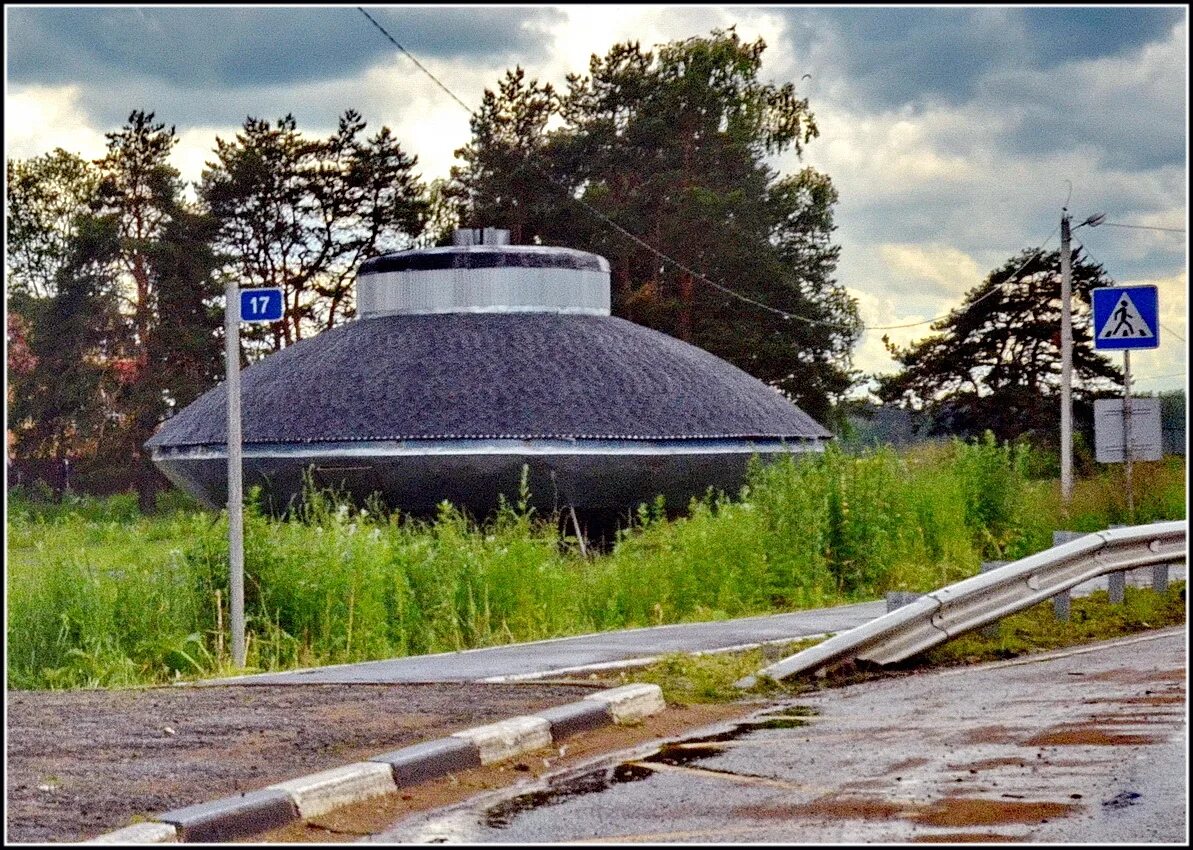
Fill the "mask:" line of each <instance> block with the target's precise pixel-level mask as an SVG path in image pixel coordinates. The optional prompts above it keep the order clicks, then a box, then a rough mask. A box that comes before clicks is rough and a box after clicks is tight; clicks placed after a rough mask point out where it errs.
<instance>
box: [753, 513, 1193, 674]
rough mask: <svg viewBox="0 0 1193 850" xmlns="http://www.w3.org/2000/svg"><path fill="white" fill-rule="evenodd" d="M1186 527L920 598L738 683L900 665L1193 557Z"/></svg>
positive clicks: (1147, 531) (1103, 535) (1122, 532)
mask: <svg viewBox="0 0 1193 850" xmlns="http://www.w3.org/2000/svg"><path fill="white" fill-rule="evenodd" d="M1187 530H1188V523H1187V522H1186V521H1184V520H1181V521H1178V522H1159V523H1153V524H1151V525H1137V526H1131V527H1127V528H1114V529H1110V530H1108V531H1099V532H1095V533H1093V534H1088V535H1086V536H1084V537H1081V538H1080V539H1078V540H1074V541H1072V542H1071V543H1064V544H1061V545H1060V546H1054V547H1053V548H1051V549H1047V550H1045V551H1043V552H1039V553H1037V554H1035V555H1030V556H1028V557H1026V558H1023V559H1022V560H1019V561H1014V562H1012V563H1010V564H1007V565H1006V566H1005V567H999V568H998V569H995V570H991V571H990V572H987V573H983V574H981V575H977V576H974V577H973V578H968V579H965V580H964V581H961V582H958V583H957V584H951V585H949V586H948V587H944V588H941V589H940V590H936V591H933V592H932V593H929V594H927V595H925V596H921V597H920V598H919V599H916V600H915V601H914V602H910V603H908V604H907V605H904V606H902V607H900V608H897V609H896V610H894V611H892V612H890V613H889V614H886V615H884V616H881V617H877V618H876V619H874V620H871V621H870V622H868V623H866V624H864V625H861V626H858V627H857V628H856V629H851V630H850V631H848V632H842V633H841V634H839V635H836V636H834V637H831V638H829V639H828V640H826V641H824V642H823V643H820V644H817V645H816V646H813V647H810V648H809V649H805V650H804V651H803V652H799V653H796V654H795V655H792V656H789V657H788V658H784V659H783V660H782V661H779V662H777V663H775V664H771V665H770V666H768V667H764V668H762V669H761V670H759V671H758V672H757V673H755V674H754V675H753V676H747V677H746V678H744V679H742V680H741V681H739V682H738V683H737V685H738V686H739V687H743V688H748V687H752V686H753V685H754V684H755V683H756V681H757V680H758V679H759V678H767V679H775V680H777V679H786V678H789V677H791V676H795V675H797V674H799V673H806V672H808V671H811V670H816V669H819V668H821V667H826V666H829V665H833V664H839V663H843V662H847V661H854V660H857V661H865V662H870V663H873V664H880V665H881V664H894V663H895V662H897V661H902V660H903V659H905V658H910V657H911V656H913V655H916V654H918V653H920V652H923V651H924V650H926V649H930V648H931V647H933V646H936V645H937V644H940V643H944V642H945V641H947V640H949V639H950V638H953V637H956V636H957V635H959V634H962V633H963V632H968V631H971V630H973V629H976V628H979V627H981V626H984V625H988V624H990V623H993V622H996V621H998V620H1000V619H1002V618H1003V617H1006V616H1008V615H1010V614H1014V613H1016V612H1018V611H1022V610H1024V609H1025V608H1030V607H1031V606H1033V605H1035V604H1037V603H1039V602H1043V601H1044V600H1045V599H1049V598H1051V597H1053V596H1056V595H1057V594H1058V593H1064V592H1065V591H1067V590H1069V589H1070V588H1073V587H1076V586H1077V585H1079V584H1081V583H1083V582H1086V581H1089V580H1090V579H1093V578H1097V577H1098V576H1102V575H1106V574H1108V573H1117V572H1123V571H1126V570H1133V569H1137V568H1139V567H1146V566H1155V565H1157V564H1173V563H1177V562H1180V561H1184V560H1186V558H1187V552H1188V543H1187Z"/></svg>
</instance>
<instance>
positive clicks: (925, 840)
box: [911, 832, 1025, 844]
mask: <svg viewBox="0 0 1193 850" xmlns="http://www.w3.org/2000/svg"><path fill="white" fill-rule="evenodd" d="M1023 840H1025V839H1023V838H1020V837H1019V836H1017V835H1003V834H1002V833H1001V832H938V833H934V834H932V835H916V836H913V837H912V838H911V841H912V842H914V843H916V844H961V843H977V844H1000V843H1002V842H1004V841H1023Z"/></svg>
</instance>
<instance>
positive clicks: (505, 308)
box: [356, 244, 609, 319]
mask: <svg viewBox="0 0 1193 850" xmlns="http://www.w3.org/2000/svg"><path fill="white" fill-rule="evenodd" d="M356 312H357V315H358V316H359V317H360V318H361V319H375V318H377V317H379V316H409V315H422V314H430V313H582V314H586V315H591V316H608V315H609V262H608V261H607V260H606V259H605V258H604V257H598V256H597V255H596V254H589V253H587V252H585V251H573V250H571V249H569V248H546V247H542V246H538V245H500V244H497V245H491V244H484V245H465V246H458V247H457V246H453V247H451V248H428V249H425V250H422V251H406V252H402V253H399V254H386V255H385V256H382V257H376V258H374V259H372V260H367V261H366V262H364V263H362V264H361V266H360V271H359V273H358V275H357V278H356Z"/></svg>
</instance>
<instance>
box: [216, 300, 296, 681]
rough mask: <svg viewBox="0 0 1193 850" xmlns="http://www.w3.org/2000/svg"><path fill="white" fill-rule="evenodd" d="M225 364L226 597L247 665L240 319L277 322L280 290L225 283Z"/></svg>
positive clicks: (239, 657)
mask: <svg viewBox="0 0 1193 850" xmlns="http://www.w3.org/2000/svg"><path fill="white" fill-rule="evenodd" d="M224 297H225V299H226V301H225V304H224V361H225V363H224V368H225V370H226V371H225V374H226V376H227V383H226V389H227V392H228V570H229V574H228V583H229V585H230V588H231V593H230V594H229V596H230V598H229V600H228V603H229V605H230V606H231V616H230V617H229V621H230V622H229V626H230V627H231V629H232V663H233V665H235V666H236V668H237V669H241V668H243V667H244V663H245V641H244V485H243V478H244V465H243V462H242V459H241V434H240V322H241V320H242V319H243V320H244V321H246V322H274V321H277V320H278V319H280V318H281V317H282V290H280V289H243V290H242V289H241V288H240V287H239V286H237V285H236V282H235V281H234V280H229V281H228V284H227V286H226V287H225V288H224Z"/></svg>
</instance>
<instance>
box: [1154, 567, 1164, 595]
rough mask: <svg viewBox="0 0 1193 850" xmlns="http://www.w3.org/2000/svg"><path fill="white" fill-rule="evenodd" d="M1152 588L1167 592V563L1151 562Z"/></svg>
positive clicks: (1158, 591)
mask: <svg viewBox="0 0 1193 850" xmlns="http://www.w3.org/2000/svg"><path fill="white" fill-rule="evenodd" d="M1152 590H1154V591H1156V593H1167V592H1168V564H1152Z"/></svg>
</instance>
